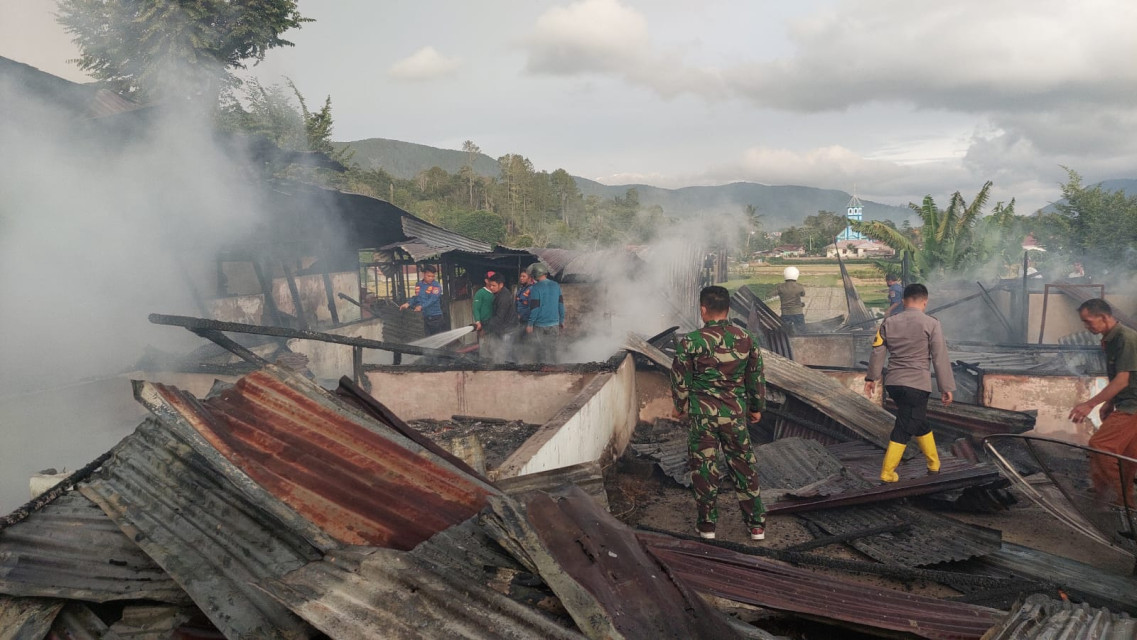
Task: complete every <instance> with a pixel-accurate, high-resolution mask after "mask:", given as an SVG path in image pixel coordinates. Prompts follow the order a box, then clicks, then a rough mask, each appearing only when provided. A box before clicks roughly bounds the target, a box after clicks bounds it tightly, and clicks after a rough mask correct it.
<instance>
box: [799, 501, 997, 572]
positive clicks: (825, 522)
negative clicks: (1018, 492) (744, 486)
mask: <svg viewBox="0 0 1137 640" xmlns="http://www.w3.org/2000/svg"><path fill="white" fill-rule="evenodd" d="M801 517H803V518H805V519H806V520H809V521H810V522H813V523H815V524H817V525H818V526H820V527H821V528H822V529H824V530H825V532H826V533H828V534H829V535H833V536H837V535H842V534H846V533H854V532H857V531H865V530H867V529H871V528H873V527H876V526H880V525H885V524H907V525H909V526H908V527H907V528H906V529H904V530H902V531H896V532H892V533H886V534H879V535H874V536H865V537H861V538H857V539H855V540H851V541H849V542H848V544H849V545H850V546H852V547H853V548H854V549H856V550H857V551H860V552H861V553H863V554H865V555H866V556H868V557H870V558H872V559H874V560H878V561H880V562H889V563H895V564H901V565H905V566H913V567H923V566H928V565H933V564H939V563H941V562H952V561H956V560H968V559H970V558H975V557H979V556H986V555H988V554H991V553H995V552H996V551H998V550H999V549H1000V547H1001V545H1002V534H1001V533H1000V532H999V530H997V529H988V528H987V527H979V526H975V525H970V524H966V523H963V522H959V521H957V520H952V519H951V518H945V517H943V516H940V515H936V514H935V513H932V512H931V511H927V510H923V509H914V508H912V507H904V506H898V505H877V506H871V507H866V506H860V507H856V508H851V509H825V510H822V511H813V512H810V513H804V514H801Z"/></svg>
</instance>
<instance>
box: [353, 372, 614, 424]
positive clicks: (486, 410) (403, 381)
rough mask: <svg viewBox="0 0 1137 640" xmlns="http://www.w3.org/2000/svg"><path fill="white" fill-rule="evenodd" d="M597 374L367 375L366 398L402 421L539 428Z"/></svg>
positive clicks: (448, 373) (463, 373)
mask: <svg viewBox="0 0 1137 640" xmlns="http://www.w3.org/2000/svg"><path fill="white" fill-rule="evenodd" d="M595 376H596V374H593V373H576V372H567V371H566V372H561V371H551V372H527V371H508V370H499V371H417V372H416V371H393V370H382V371H368V372H367V379H368V381H369V382H370V383H371V395H373V396H375V397H376V398H377V399H378V400H379V401H380V402H382V403H383V404H385V405H387V406H388V407H390V409H391V410H392V411H394V412H395V413H396V414H398V415H399V417H401V418H403V419H404V420H417V419H420V418H430V419H433V420H449V419H450V416H452V415H455V414H461V415H468V416H484V417H489V418H504V419H506V420H523V421H525V422H529V423H535V424H543V423H545V422H547V421H548V420H550V419H551V418H553V417H554V416H555V415H556V414H557V412H558V411H560V410H561V408H562V407H564V406H565V405H566V404H567V403H568V402H569V401H570V400H572V399H573V397H575V396H576V395H577V394H578V393H579V392H580V390H581V389H583V388H584V387H585V385H586V384H588V383H589V382H590V381H591V380H592V379H593V378H594V377H595Z"/></svg>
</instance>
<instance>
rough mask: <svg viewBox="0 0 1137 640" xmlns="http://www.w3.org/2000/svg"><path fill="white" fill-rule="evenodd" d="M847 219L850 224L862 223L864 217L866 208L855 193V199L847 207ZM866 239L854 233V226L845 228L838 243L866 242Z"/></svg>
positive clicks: (838, 237) (838, 238)
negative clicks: (846, 241)
mask: <svg viewBox="0 0 1137 640" xmlns="http://www.w3.org/2000/svg"><path fill="white" fill-rule="evenodd" d="M845 217H846V218H848V219H849V221H850V222H860V221H861V219H862V218H863V217H864V207H863V206H861V201H860V200H859V199H858V198H857V194H856V192H855V191H854V193H853V197H852V198H851V199H850V200H849V204H848V205H847V206H846V209H845ZM864 239H865V236H864V235H863V234H861V233H860V232H859V231H853V225H852V224H850V225H849V226H847V227H845V230H844V231H842V232H841V235H839V236H837V240H838V241H842V240H864ZM834 255H836V254H834Z"/></svg>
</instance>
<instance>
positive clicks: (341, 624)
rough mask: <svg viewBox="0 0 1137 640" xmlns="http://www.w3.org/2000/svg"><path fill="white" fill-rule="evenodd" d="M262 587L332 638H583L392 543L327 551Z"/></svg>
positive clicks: (353, 639) (499, 594)
mask: <svg viewBox="0 0 1137 640" xmlns="http://www.w3.org/2000/svg"><path fill="white" fill-rule="evenodd" d="M265 588H266V589H267V590H268V591H269V592H270V593H272V594H273V596H275V597H276V598H277V599H279V600H280V601H281V602H283V603H285V604H287V605H288V606H289V607H290V608H291V609H292V610H293V611H295V612H296V613H297V614H298V615H300V616H302V617H303V618H304V619H305V620H307V621H308V622H310V623H311V624H312V625H313V626H315V627H316V628H318V629H320V630H321V631H323V632H324V633H325V634H327V635H328V636H330V637H332V638H336V639H337V640H355V639H358V640H363V639H365V638H375V637H377V636H382V637H384V638H398V639H412V638H415V639H417V638H422V639H427V638H469V639H476V638H484V639H486V640H489V639H491V638H503V639H512V640H526V639H528V638H556V639H563V640H583V636H581V635H580V634H579V633H577V632H575V631H573V630H570V629H565V628H564V627H562V626H560V625H558V624H556V623H555V622H553V621H551V620H549V619H548V618H545V617H544V616H542V615H541V614H540V613H538V612H536V611H534V610H532V609H529V608H527V607H525V606H524V605H522V604H519V603H517V602H514V601H513V600H510V599H509V598H508V597H506V596H504V595H502V594H501V593H498V592H497V591H494V590H492V589H490V588H488V587H485V586H483V585H481V584H477V583H475V582H472V581H470V579H469V578H468V577H467V576H465V575H463V574H454V573H452V572H451V571H449V570H448V569H447V568H446V567H440V566H437V565H434V564H433V563H431V562H429V561H427V560H424V559H422V558H419V557H416V556H413V555H411V554H410V553H407V552H403V551H396V550H394V549H379V548H375V547H349V548H346V549H342V550H338V551H333V552H331V553H329V554H328V555H327V556H326V557H325V558H324V560H323V561H320V562H313V563H311V564H308V565H306V566H305V567H303V568H301V569H298V570H296V571H293V572H292V573H290V574H288V575H287V576H284V577H283V578H282V579H280V580H277V581H273V582H270V583H268V584H266V585H265Z"/></svg>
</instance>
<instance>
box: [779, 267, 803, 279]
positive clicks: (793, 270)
mask: <svg viewBox="0 0 1137 640" xmlns="http://www.w3.org/2000/svg"><path fill="white" fill-rule="evenodd" d="M782 274H783V275H785V277H786V280H797V277H798V275H799V274H798V271H797V267H786V270H785V271H783V272H782Z"/></svg>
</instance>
